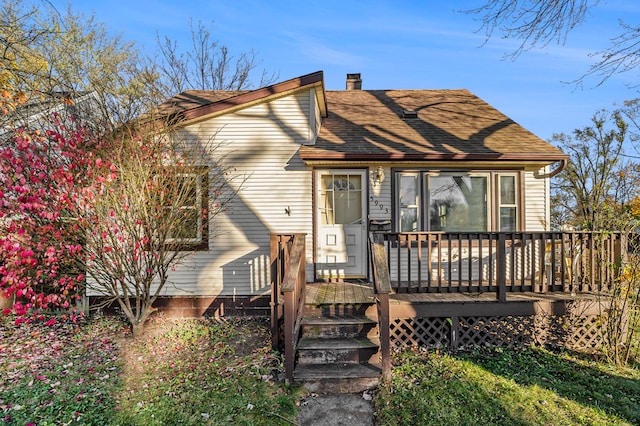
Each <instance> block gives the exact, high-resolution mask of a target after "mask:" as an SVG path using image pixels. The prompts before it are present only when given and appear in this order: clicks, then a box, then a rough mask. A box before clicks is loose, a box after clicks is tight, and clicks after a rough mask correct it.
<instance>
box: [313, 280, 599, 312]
mask: <svg viewBox="0 0 640 426" xmlns="http://www.w3.org/2000/svg"><path fill="white" fill-rule="evenodd" d="M389 299H390V300H389V305H390V309H391V316H392V317H396V318H397V317H404V318H409V317H415V316H425V315H428V316H450V315H535V314H537V313H540V312H546V313H549V314H564V313H566V311H567V309H569V305H572V304H575V303H581V304H583V305H584V304H585V303H586V304H589V303H591V302H593V304H594V306H595V305H597V301H598V296H597V295H596V294H593V293H569V292H548V293H534V292H508V293H507V300H506V302H500V301H498V300H497V299H496V293H495V292H485V293H478V292H471V293H392V294H391V295H390V297H389ZM374 300H375V299H374V292H373V287H372V286H371V285H370V284H368V283H356V282H335V283H334V282H331V283H325V282H321V283H309V284H307V286H306V300H305V302H306V304H308V305H316V306H317V305H329V304H369V303H373V302H374ZM589 311H593V309H589Z"/></svg>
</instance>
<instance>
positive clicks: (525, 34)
mask: <svg viewBox="0 0 640 426" xmlns="http://www.w3.org/2000/svg"><path fill="white" fill-rule="evenodd" d="M598 2H599V0H591V1H589V0H560V1H549V0H489V1H487V2H486V3H485V4H484V5H482V6H480V7H478V8H476V9H472V10H468V11H467V12H466V13H470V14H474V15H478V16H479V17H480V18H479V19H480V21H481V23H482V26H481V29H482V30H484V32H485V35H486V37H487V39H489V38H490V37H491V36H493V34H494V32H496V31H498V32H500V33H502V34H503V35H504V37H505V38H513V39H517V40H521V43H520V46H519V47H518V48H517V49H516V50H515V51H514V52H512V53H511V56H512V57H517V56H518V55H520V54H521V53H522V52H523V51H525V50H529V49H532V48H534V47H541V46H546V45H547V44H549V43H551V42H553V41H557V42H558V43H559V44H562V43H564V42H565V40H566V38H567V34H568V33H569V31H571V30H572V29H573V28H575V27H576V26H577V25H579V24H581V23H582V22H584V19H585V14H586V13H587V10H589V9H590V8H591V7H593V6H594V5H596V4H597V3H598Z"/></svg>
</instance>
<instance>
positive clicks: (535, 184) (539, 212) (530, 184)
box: [522, 169, 550, 231]
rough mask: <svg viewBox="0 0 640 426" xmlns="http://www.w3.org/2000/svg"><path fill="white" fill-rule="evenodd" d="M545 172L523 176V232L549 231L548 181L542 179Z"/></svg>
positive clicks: (529, 173)
mask: <svg viewBox="0 0 640 426" xmlns="http://www.w3.org/2000/svg"><path fill="white" fill-rule="evenodd" d="M544 174H545V170H544V169H541V170H540V171H539V172H533V171H526V172H523V173H522V176H524V196H523V197H522V201H523V204H524V224H525V228H524V230H525V231H548V230H549V227H550V225H549V179H548V178H543V177H540V176H543V175H544Z"/></svg>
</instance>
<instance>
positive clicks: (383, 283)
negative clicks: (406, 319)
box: [369, 233, 391, 381]
mask: <svg viewBox="0 0 640 426" xmlns="http://www.w3.org/2000/svg"><path fill="white" fill-rule="evenodd" d="M369 259H371V275H372V276H371V279H372V281H373V292H374V294H375V298H376V306H377V308H378V330H379V332H380V357H381V361H382V378H383V380H385V381H389V380H390V379H391V338H390V337H391V336H390V327H389V321H390V319H389V293H391V281H390V280H389V268H388V266H387V256H386V254H385V247H384V237H383V236H382V234H380V233H371V234H369Z"/></svg>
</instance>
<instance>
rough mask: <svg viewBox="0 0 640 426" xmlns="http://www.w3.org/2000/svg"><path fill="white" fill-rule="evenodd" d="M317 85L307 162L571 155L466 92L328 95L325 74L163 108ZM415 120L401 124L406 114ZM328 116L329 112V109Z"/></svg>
mask: <svg viewBox="0 0 640 426" xmlns="http://www.w3.org/2000/svg"><path fill="white" fill-rule="evenodd" d="M306 87H314V88H315V89H316V93H317V94H318V100H319V102H320V106H321V111H322V115H323V116H324V118H323V120H322V125H321V128H320V133H319V136H318V139H317V142H316V143H315V144H314V145H310V146H303V147H302V148H301V149H300V156H301V157H302V159H304V160H318V161H322V160H338V161H339V160H351V161H401V160H411V161H425V160H479V161H482V160H514V161H538V162H540V161H543V162H549V163H550V162H553V161H558V160H565V159H566V158H567V156H566V155H565V154H564V153H563V152H562V151H560V150H559V149H558V148H556V147H554V146H552V145H550V144H549V143H547V142H545V141H543V140H542V139H540V138H538V137H537V136H535V135H534V134H532V133H531V132H529V131H528V130H526V129H524V128H523V127H522V126H520V125H519V124H517V123H516V122H514V121H513V120H511V119H510V118H508V117H507V116H505V115H504V114H502V113H501V112H500V111H498V110H496V109H495V108H493V107H492V106H490V105H489V104H487V103H486V102H484V101H483V100H482V99H480V98H478V97H477V96H475V95H474V94H472V93H471V92H469V91H468V90H341V91H326V92H325V91H324V81H323V73H322V71H318V72H315V73H311V74H307V75H304V76H301V77H297V78H294V79H291V80H287V81H284V82H281V83H277V84H274V85H272V86H268V87H263V88H260V89H257V90H252V91H200V90H190V91H186V92H183V93H181V94H179V95H177V96H175V97H173V98H171V99H169V100H168V101H166V102H164V103H163V104H161V105H160V106H159V107H158V112H161V113H162V114H167V115H173V116H176V117H177V118H178V119H179V120H184V121H190V120H198V119H203V118H206V117H207V116H209V115H210V114H224V113H226V111H232V110H234V109H236V108H243V107H246V106H249V105H252V104H254V103H259V102H264V101H267V100H268V99H270V98H271V97H273V96H284V95H287V94H288V93H291V92H292V91H295V90H300V89H302V88H306ZM403 110H408V111H415V112H416V113H417V117H416V118H406V119H403V118H402V117H401V116H402V111H403ZM327 111H328V112H327Z"/></svg>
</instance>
